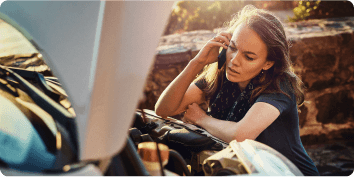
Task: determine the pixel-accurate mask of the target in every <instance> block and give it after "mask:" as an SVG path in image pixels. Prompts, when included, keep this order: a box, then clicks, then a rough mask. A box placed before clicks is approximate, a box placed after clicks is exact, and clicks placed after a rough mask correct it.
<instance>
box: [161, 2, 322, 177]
mask: <svg viewBox="0 0 354 177" xmlns="http://www.w3.org/2000/svg"><path fill="white" fill-rule="evenodd" d="M229 26H230V27H229V30H228V31H227V32H221V33H219V34H218V35H217V36H215V37H214V38H212V39H211V40H209V41H208V42H207V43H206V44H205V46H204V47H203V48H202V49H201V51H200V52H199V53H198V54H197V55H196V57H195V58H193V59H192V60H191V61H190V62H189V64H188V65H187V66H186V68H185V69H184V70H183V71H182V72H181V73H180V74H179V75H178V76H177V77H176V79H174V81H173V82H172V83H171V84H170V85H169V86H168V87H167V88H166V89H165V90H164V92H163V93H162V94H161V96H160V98H159V100H158V101H157V103H156V105H155V111H156V114H158V115H160V116H162V117H165V116H172V115H176V114H180V113H182V112H185V114H184V118H183V120H184V121H188V122H191V123H193V124H196V125H198V126H200V127H202V128H204V129H206V130H207V131H208V132H209V133H211V134H212V135H214V136H216V137H218V138H220V139H223V140H225V141H227V142H230V141H232V140H234V139H236V140H237V141H239V142H241V141H243V140H245V139H252V140H256V141H259V142H261V143H264V144H267V145H268V146H270V147H272V148H274V149H275V150H277V151H279V152H280V153H282V154H283V155H284V156H286V157H287V158H288V159H290V160H291V161H292V162H293V163H294V164H295V165H296V166H297V167H298V168H299V169H300V171H301V172H302V173H303V174H304V175H319V173H318V171H317V168H316V167H315V165H314V163H313V162H312V160H311V159H310V158H309V156H308V155H307V153H306V151H305V149H304V147H303V145H302V143H301V139H300V135H299V118H298V107H297V105H301V104H302V103H303V101H304V94H303V84H302V82H301V80H300V79H299V78H298V77H297V76H296V75H295V74H294V72H293V71H292V69H291V60H290V58H289V46H288V43H287V39H286V35H285V31H284V28H283V26H282V24H281V22H280V21H279V20H278V19H277V18H276V17H274V16H273V15H272V14H271V13H269V12H267V11H264V10H260V9H256V8H254V7H253V6H246V7H244V8H243V10H242V11H241V12H240V13H239V14H238V16H236V18H234V19H233V20H232V21H231V22H230V23H229ZM220 48H223V49H227V50H226V62H225V64H224V65H223V66H222V67H221V69H218V66H217V65H218V63H217V62H216V61H218V54H219V49H220ZM203 68H205V69H204V70H203ZM201 71H203V72H202V73H201V74H199V73H200V72H201ZM198 74H199V76H198V77H197V78H196V76H197V75H198ZM195 78H196V79H195ZM193 81H194V82H193ZM203 103H206V104H207V105H209V111H208V113H206V112H205V111H204V110H203V109H202V108H201V107H200V106H199V105H201V104H203Z"/></svg>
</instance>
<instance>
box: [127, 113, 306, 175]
mask: <svg viewBox="0 0 354 177" xmlns="http://www.w3.org/2000/svg"><path fill="white" fill-rule="evenodd" d="M129 136H130V138H131V140H132V141H133V143H134V145H135V146H136V147H138V145H139V143H141V142H156V143H162V144H165V145H167V146H168V147H169V149H170V157H169V161H168V164H167V165H166V166H165V169H167V170H169V171H171V172H174V173H176V174H177V175H193V176H219V175H256V174H257V175H282V176H284V175H302V174H301V172H300V171H299V170H298V169H297V167H296V166H295V165H294V164H292V163H291V162H290V161H289V160H288V159H287V158H286V157H284V156H283V155H282V154H280V153H279V152H277V151H276V150H274V149H272V148H270V147H269V146H267V145H264V144H262V143H259V142H256V141H253V140H245V141H243V142H237V141H236V140H234V141H231V142H230V143H227V142H225V141H223V140H221V139H219V138H217V137H214V136H213V135H211V134H210V133H208V132H207V131H206V130H204V129H202V128H201V127H197V126H195V125H192V124H188V123H185V122H183V121H180V120H177V119H174V118H171V117H167V118H161V117H160V116H157V115H156V114H155V112H154V111H152V110H147V109H144V110H137V111H136V114H135V121H134V124H133V126H132V128H131V129H130V130H129Z"/></svg>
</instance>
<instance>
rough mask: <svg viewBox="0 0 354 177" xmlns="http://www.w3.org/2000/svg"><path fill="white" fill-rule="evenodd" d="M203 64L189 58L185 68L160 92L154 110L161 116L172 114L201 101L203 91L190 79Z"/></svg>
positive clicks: (193, 77)
mask: <svg viewBox="0 0 354 177" xmlns="http://www.w3.org/2000/svg"><path fill="white" fill-rule="evenodd" d="M203 67H204V65H202V64H200V63H198V62H197V61H196V60H191V61H190V62H189V63H188V65H187V66H186V67H185V69H184V70H183V71H182V72H181V73H180V74H179V75H178V76H177V77H176V78H175V79H174V80H173V81H172V82H171V83H170V84H169V85H168V86H167V88H166V89H165V90H164V91H163V92H162V94H161V96H160V97H159V99H158V100H157V103H156V105H155V112H156V114H157V115H159V116H161V117H166V116H172V115H176V114H179V113H181V112H183V111H184V110H185V109H186V107H187V106H188V105H189V104H191V103H193V102H195V103H198V104H200V103H201V102H202V101H203V97H204V96H203V92H202V91H201V90H200V89H199V88H198V87H197V86H196V85H195V84H194V83H192V81H193V80H194V79H195V77H196V76H197V74H198V73H199V72H200V71H201V70H202V69H203Z"/></svg>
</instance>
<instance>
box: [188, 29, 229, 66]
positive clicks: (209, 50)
mask: <svg viewBox="0 0 354 177" xmlns="http://www.w3.org/2000/svg"><path fill="white" fill-rule="evenodd" d="M231 37H232V35H231V34H230V33H227V32H221V33H219V34H217V35H216V36H214V37H213V38H212V39H210V40H209V41H208V42H207V43H206V44H205V45H204V47H203V48H202V49H201V50H200V51H199V53H198V54H197V56H196V57H195V58H194V59H193V60H196V61H198V63H200V64H202V65H207V64H210V63H214V62H216V61H217V60H218V59H217V57H218V55H219V49H220V47H223V48H224V49H227V46H228V45H229V44H230V40H231Z"/></svg>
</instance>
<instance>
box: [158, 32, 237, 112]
mask: <svg viewBox="0 0 354 177" xmlns="http://www.w3.org/2000/svg"><path fill="white" fill-rule="evenodd" d="M230 39H231V34H229V33H226V32H222V33H220V34H218V35H217V36H216V37H215V38H213V39H211V40H209V41H208V42H207V43H206V44H205V45H204V47H203V48H202V50H200V51H199V53H198V54H197V56H195V58H193V59H192V60H191V61H190V62H189V63H188V65H187V66H186V67H185V68H184V70H183V71H182V72H181V73H180V74H179V75H178V76H177V77H176V78H175V79H174V80H173V81H172V82H171V83H170V84H169V85H168V86H167V88H166V89H165V90H164V91H163V92H162V94H161V96H160V97H159V99H158V100H157V103H156V105H155V112H156V114H157V115H159V116H161V117H166V116H172V115H176V114H179V113H181V112H183V111H185V110H186V108H187V106H188V105H190V104H192V103H197V104H201V103H202V102H204V101H205V100H204V93H203V91H202V90H200V89H199V88H198V87H197V86H196V85H195V84H194V83H192V81H193V80H194V79H195V77H196V76H197V74H198V73H199V72H200V71H201V70H202V69H203V68H204V66H205V65H207V64H210V63H213V62H216V61H217V56H218V54H219V49H220V47H223V48H225V49H227V45H229V43H230V42H229V40H230Z"/></svg>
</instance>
